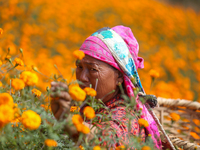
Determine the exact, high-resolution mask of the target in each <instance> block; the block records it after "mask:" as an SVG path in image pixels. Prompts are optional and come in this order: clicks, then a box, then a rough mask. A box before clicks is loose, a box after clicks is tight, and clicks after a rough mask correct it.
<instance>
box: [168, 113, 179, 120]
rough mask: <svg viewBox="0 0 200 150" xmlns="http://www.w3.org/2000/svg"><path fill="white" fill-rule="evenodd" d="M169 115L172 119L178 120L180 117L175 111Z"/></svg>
mask: <svg viewBox="0 0 200 150" xmlns="http://www.w3.org/2000/svg"><path fill="white" fill-rule="evenodd" d="M170 116H171V118H172V120H173V121H178V120H179V119H180V116H179V115H178V114H176V113H170Z"/></svg>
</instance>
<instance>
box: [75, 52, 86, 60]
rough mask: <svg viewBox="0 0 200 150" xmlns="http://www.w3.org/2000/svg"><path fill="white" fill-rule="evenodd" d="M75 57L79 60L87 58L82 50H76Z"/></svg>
mask: <svg viewBox="0 0 200 150" xmlns="http://www.w3.org/2000/svg"><path fill="white" fill-rule="evenodd" d="M73 56H74V57H75V58H77V59H79V60H81V59H83V57H85V54H84V52H83V51H80V50H76V51H74V52H73Z"/></svg>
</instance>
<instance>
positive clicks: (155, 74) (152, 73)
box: [149, 69, 160, 78]
mask: <svg viewBox="0 0 200 150" xmlns="http://www.w3.org/2000/svg"><path fill="white" fill-rule="evenodd" d="M149 75H150V76H151V77H152V78H158V77H159V76H160V74H159V72H158V71H156V70H154V69H151V70H150V71H149Z"/></svg>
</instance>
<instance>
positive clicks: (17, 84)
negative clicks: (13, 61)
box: [11, 78, 25, 90]
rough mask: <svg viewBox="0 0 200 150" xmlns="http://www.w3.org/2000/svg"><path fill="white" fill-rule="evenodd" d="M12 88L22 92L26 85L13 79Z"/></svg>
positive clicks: (19, 80) (20, 80)
mask: <svg viewBox="0 0 200 150" xmlns="http://www.w3.org/2000/svg"><path fill="white" fill-rule="evenodd" d="M11 86H12V87H13V88H14V89H15V90H22V89H23V88H24V87H25V83H24V81H23V80H22V79H18V78H15V79H12V82H11Z"/></svg>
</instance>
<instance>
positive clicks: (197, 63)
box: [0, 0, 200, 102]
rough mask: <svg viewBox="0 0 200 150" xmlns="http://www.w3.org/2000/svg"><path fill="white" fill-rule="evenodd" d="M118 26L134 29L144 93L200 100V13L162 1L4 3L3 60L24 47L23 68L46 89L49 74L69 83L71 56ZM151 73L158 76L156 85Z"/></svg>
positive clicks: (0, 15) (0, 12) (0, 10)
mask: <svg viewBox="0 0 200 150" xmlns="http://www.w3.org/2000/svg"><path fill="white" fill-rule="evenodd" d="M116 25H124V26H128V27H130V28H131V29H132V31H133V33H134V35H135V37H136V39H137V40H138V42H139V45H140V52H139V56H141V57H143V58H144V60H145V64H144V65H145V68H144V69H142V70H139V75H140V78H141V80H142V84H143V87H144V89H145V91H146V93H149V94H155V95H156V96H160V97H165V98H181V99H188V100H194V101H199V102H200V98H199V97H200V92H199V91H200V28H199V27H200V13H199V12H198V11H194V10H193V9H192V8H186V7H182V6H179V5H171V4H169V3H166V2H163V1H162V2H161V1H154V0H140V1H137V0H125V1H120V0H106V1H102V0H95V1H91V0H81V1H80V0H73V1H69V0H59V1H52V0H1V1H0V28H1V29H2V30H0V33H1V34H0V60H1V61H2V62H3V61H4V58H5V57H6V53H7V51H8V47H9V48H10V55H11V56H15V55H18V54H19V49H20V48H22V49H23V55H24V56H25V57H23V62H24V65H25V66H26V67H28V66H32V65H33V66H35V67H37V68H35V67H34V68H35V69H38V71H40V72H41V73H42V74H39V75H40V77H39V80H40V81H39V83H40V84H38V86H39V87H40V88H41V90H42V89H43V90H45V89H46V87H47V86H49V80H47V79H48V77H47V76H50V75H54V74H57V75H59V74H60V73H62V75H63V76H64V78H66V79H67V80H68V81H69V82H70V80H71V79H73V78H74V77H73V78H72V77H71V72H72V68H75V65H74V58H72V57H71V56H72V52H73V51H74V50H78V49H79V47H80V46H81V44H82V43H83V41H84V40H85V39H86V38H87V37H88V36H89V35H91V34H92V33H93V32H95V31H96V30H98V29H100V28H102V27H105V26H108V27H113V26H116ZM11 59H12V60H14V59H15V58H12V57H11ZM54 64H55V65H56V66H57V68H58V69H59V71H58V69H56V67H55V65H54ZM0 65H1V63H0ZM17 69H19V70H24V66H18V68H17ZM151 69H154V70H156V71H157V72H158V73H159V77H158V75H156V77H158V78H156V79H155V81H154V84H153V86H151V82H152V81H151V80H152V78H151V76H150V75H149V72H150V70H151ZM13 76H14V75H13ZM0 78H2V76H1V74H0ZM6 78H7V79H10V78H13V77H12V74H11V73H10V74H7V75H6ZM8 82H9V80H8Z"/></svg>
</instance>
